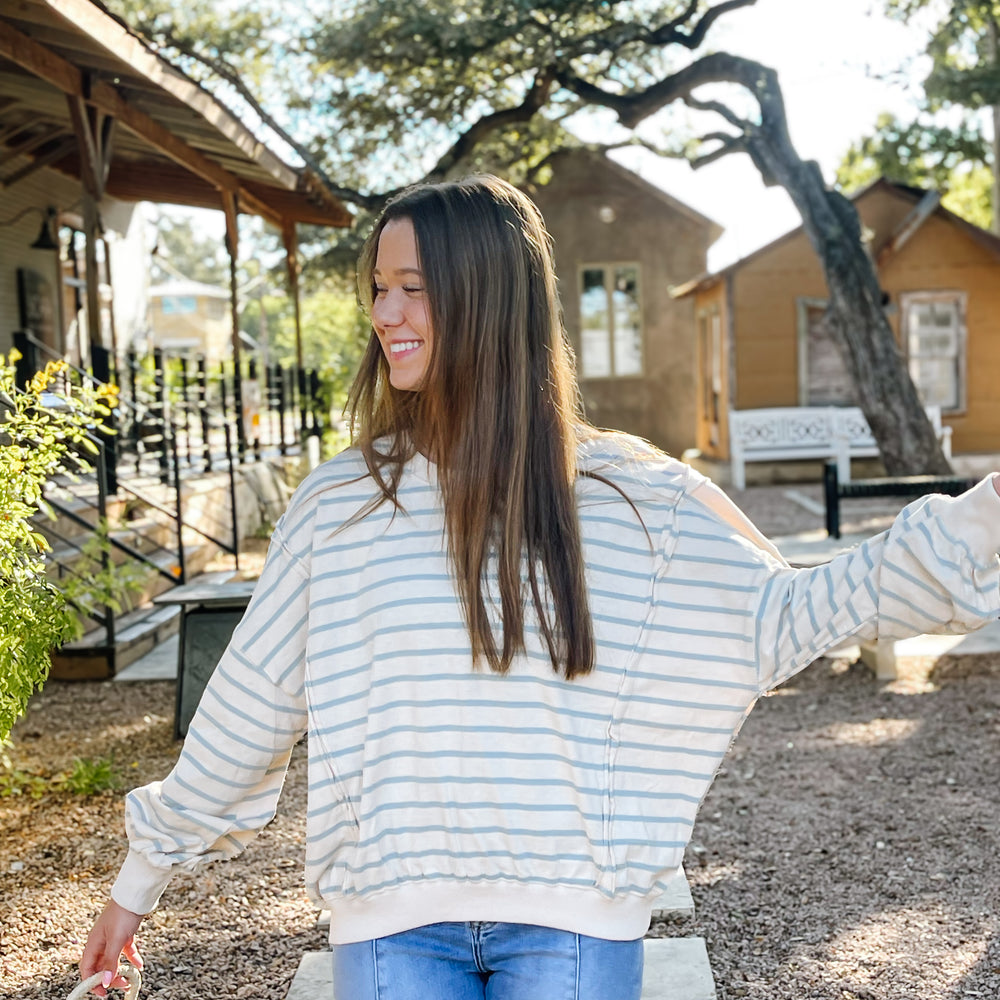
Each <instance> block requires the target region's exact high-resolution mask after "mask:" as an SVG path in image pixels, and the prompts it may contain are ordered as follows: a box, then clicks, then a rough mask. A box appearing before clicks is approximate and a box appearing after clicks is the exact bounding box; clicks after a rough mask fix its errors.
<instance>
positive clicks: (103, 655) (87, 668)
mask: <svg viewBox="0 0 1000 1000" xmlns="http://www.w3.org/2000/svg"><path fill="white" fill-rule="evenodd" d="M204 564H205V560H204V558H201V557H199V558H198V559H197V560H195V562H194V564H193V565H194V569H193V572H194V573H195V574H196V575H195V576H194V577H193V578H192V583H197V582H199V581H202V582H209V583H212V582H217V581H221V580H223V579H228V578H229V576H231V574H230V573H228V572H219V573H201V572H200V571H201V569H202V568H203V567H204ZM161 579H162V578H161ZM164 583H168V581H166V580H165V581H164ZM180 621H181V610H180V607H179V606H177V605H175V604H144V605H142V606H140V607H137V608H136V609H135V610H134V611H130V612H127V613H126V614H124V615H120V616H118V617H117V618H116V619H115V643H114V646H113V647H109V646H108V644H107V635H106V633H105V631H104V629H103V628H98V629H93V630H92V631H90V632H88V633H87V634H86V635H84V636H82V637H81V638H80V639H77V640H75V641H74V642H70V643H67V644H66V645H64V646H62V647H61V648H60V649H57V650H54V651H53V653H52V669H51V671H50V676H51V677H53V678H54V679H55V680H64V681H77V680H107V679H108V678H110V677H114V676H115V675H116V674H118V673H119V672H120V671H122V670H124V669H125V668H126V667H128V666H130V665H131V664H133V663H135V662H136V661H137V660H139V659H141V658H142V657H144V656H146V655H147V654H148V653H150V652H152V651H153V649H155V648H156V647H157V646H158V645H160V644H161V643H163V642H165V641H166V640H167V639H169V638H170V637H171V636H174V635H176V634H177V632H178V630H179V629H180Z"/></svg>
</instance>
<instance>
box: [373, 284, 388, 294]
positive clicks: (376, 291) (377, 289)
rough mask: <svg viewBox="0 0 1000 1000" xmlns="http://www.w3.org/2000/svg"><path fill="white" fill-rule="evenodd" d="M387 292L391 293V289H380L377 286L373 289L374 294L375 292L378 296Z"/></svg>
mask: <svg viewBox="0 0 1000 1000" xmlns="http://www.w3.org/2000/svg"><path fill="white" fill-rule="evenodd" d="M387 291H389V289H388V288H380V287H379V286H378V285H376V286H375V287H374V289H373V292H374V293H375V294H376V295H385V293H386V292H387Z"/></svg>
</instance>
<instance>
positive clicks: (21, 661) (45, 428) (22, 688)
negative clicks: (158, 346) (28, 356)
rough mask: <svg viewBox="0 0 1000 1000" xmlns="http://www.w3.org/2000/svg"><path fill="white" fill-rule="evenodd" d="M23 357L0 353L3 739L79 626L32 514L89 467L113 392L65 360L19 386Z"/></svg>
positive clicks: (0, 708) (0, 734) (0, 704)
mask: <svg viewBox="0 0 1000 1000" xmlns="http://www.w3.org/2000/svg"><path fill="white" fill-rule="evenodd" d="M19 357H20V356H19V355H18V354H17V352H16V351H12V352H11V353H10V355H9V356H8V357H7V358H4V357H3V355H0V740H2V739H3V738H5V737H6V736H7V734H8V733H9V732H10V729H11V727H12V726H13V724H14V722H15V721H16V720H17V718H18V717H19V716H20V715H21V714H22V713H23V712H24V709H25V706H26V705H27V702H28V699H29V698H30V696H31V694H32V692H33V691H34V690H35V689H36V688H37V687H40V686H41V684H42V682H43V681H44V680H45V678H46V676H47V675H48V671H49V667H50V652H51V650H52V649H53V648H54V647H57V646H59V645H60V644H61V643H63V642H65V641H66V640H67V639H69V638H71V637H72V636H74V635H75V634H76V633H77V631H78V624H77V621H78V620H77V617H76V614H75V613H74V611H73V610H72V609H71V608H70V607H69V605H68V604H67V603H66V600H65V598H64V597H63V596H62V595H61V594H60V593H59V591H57V590H56V589H55V588H54V587H53V585H52V584H51V583H50V582H49V581H47V580H46V579H45V553H46V551H47V550H48V544H47V542H46V541H45V539H44V538H43V537H42V535H40V534H39V533H38V532H37V531H35V530H34V528H33V527H32V524H31V518H32V517H34V516H35V515H36V514H37V513H38V512H39V511H40V510H43V511H44V510H46V507H45V501H44V497H43V490H44V487H45V483H46V482H47V481H48V480H49V479H50V478H52V477H53V476H55V475H57V474H59V473H64V474H67V475H73V474H76V473H79V472H80V471H83V470H85V469H87V468H89V465H88V461H87V459H86V457H85V456H86V454H87V453H89V454H91V455H93V454H96V452H97V447H96V446H95V444H94V442H93V440H92V438H91V435H92V433H93V432H94V430H95V429H96V428H97V426H98V425H99V422H100V420H101V418H102V417H104V416H106V415H107V414H108V413H110V406H111V405H113V400H114V393H115V389H114V387H109V386H101V387H99V388H93V389H92V388H88V387H80V386H69V385H68V384H66V380H65V372H66V365H65V364H63V363H61V362H52V363H50V364H48V365H47V366H46V367H45V370H44V371H41V372H38V373H37V374H36V375H34V376H33V377H32V379H31V380H30V382H29V384H28V385H27V386H25V387H23V388H20V387H18V385H17V379H16V373H15V368H14V363H15V362H16V361H18V360H19ZM57 385H59V386H60V388H59V391H56V386H57Z"/></svg>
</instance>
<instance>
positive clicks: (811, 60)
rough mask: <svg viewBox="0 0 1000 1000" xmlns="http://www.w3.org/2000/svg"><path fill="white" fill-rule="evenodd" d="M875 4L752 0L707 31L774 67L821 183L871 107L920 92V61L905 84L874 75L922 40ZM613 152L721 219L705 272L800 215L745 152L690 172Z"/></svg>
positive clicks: (908, 108)
mask: <svg viewBox="0 0 1000 1000" xmlns="http://www.w3.org/2000/svg"><path fill="white" fill-rule="evenodd" d="M880 7H881V5H880V4H879V3H877V2H873V0H758V3H757V4H756V5H755V6H753V7H749V8H746V9H742V10H736V11H733V12H731V13H729V14H727V15H725V17H722V18H720V19H719V21H718V22H717V23H716V24H715V26H714V27H713V29H712V31H711V33H710V34H709V41H711V42H712V45H713V47H714V48H717V49H721V50H724V51H728V52H732V53H734V54H737V55H742V56H746V57H747V58H751V59H756V60H757V61H758V62H761V63H764V64H765V65H768V66H771V67H773V68H775V69H776V70H777V71H778V78H779V81H780V83H781V88H782V92H783V94H784V96H785V104H786V110H787V114H788V121H789V129H790V132H791V137H792V142H793V144H794V145H795V147H796V149H797V150H798V153H799V155H800V156H801V157H802V158H803V159H805V160H816V161H817V162H818V163H819V165H820V167H821V169H822V171H823V176H824V178H825V179H826V181H827V183H832V182H833V180H834V173H835V170H836V167H837V165H838V163H839V162H840V160H841V158H842V157H843V154H844V153H845V152H846V151H847V149H848V147H849V146H850V145H851V143H852V142H854V141H856V140H858V139H860V138H861V137H862V136H863V135H865V134H866V133H868V132H870V131H871V130H872V127H873V125H874V123H875V119H876V118H877V116H878V114H879V112H881V111H890V112H893V113H895V114H898V115H900V116H901V117H911V116H912V115H913V112H914V108H915V100H916V98H917V97H919V95H920V93H921V88H920V82H921V81H922V80H923V77H924V76H925V75H926V70H927V68H928V66H927V63H926V60H924V59H918V61H917V62H916V63H913V64H912V69H911V72H910V79H911V81H912V85H911V86H910V87H909V88H905V87H904V86H902V85H901V84H891V83H889V82H886V81H883V80H880V79H878V78H877V77H878V75H879V74H891V73H893V72H894V71H896V70H898V69H899V68H900V66H902V65H905V64H906V63H907V61H908V60H911V61H912V60H913V58H914V57H920V55H921V53H922V52H923V48H924V45H925V44H926V39H927V32H926V29H925V28H924V29H921V28H918V27H906V26H903V25H901V24H899V23H897V22H894V21H890V20H888V19H887V18H886V17H885V16H884V15H882V14H880V13H878V9H880ZM872 8H876V11H875V12H873V13H870V11H871V10H872ZM907 90H908V91H909V92H907ZM716 121H718V119H716ZM614 155H615V157H616V159H618V160H619V162H621V163H623V164H624V165H625V166H627V167H629V168H630V169H632V170H634V171H636V172H637V173H639V174H641V176H642V177H644V178H645V179H646V180H648V181H650V182H651V183H654V184H657V185H658V186H660V187H662V188H663V189H664V190H666V191H667V192H669V193H670V194H671V195H673V196H674V197H675V198H678V199H680V200H681V201H683V202H685V203H686V204H688V205H690V206H691V207H692V208H694V209H696V210H697V211H699V212H701V213H702V214H704V215H707V216H708V217H709V218H710V219H713V220H714V221H715V222H718V223H719V224H720V225H721V226H723V227H724V229H725V233H724V235H723V236H722V237H721V238H720V240H719V241H717V243H716V244H715V245H714V246H713V247H712V248H711V250H710V251H709V260H708V264H709V269H710V270H713V271H714V270H718V269H719V268H722V267H725V266H726V265H728V264H730V263H732V261H734V260H738V259H739V258H741V257H744V256H746V255H747V254H748V253H751V252H752V251H754V250H756V249H757V248H758V247H761V246H763V245H765V244H766V243H769V242H770V241H771V240H772V239H775V238H777V237H778V236H780V235H782V234H783V233H785V232H788V231H789V230H790V229H793V228H795V227H796V226H797V225H799V223H800V219H799V216H798V214H797V213H796V211H795V209H794V207H793V206H792V203H791V200H790V199H789V197H788V195H787V194H786V193H785V192H784V190H783V189H781V188H771V189H768V188H765V187H764V185H763V182H762V181H761V180H760V175H759V174H758V173H757V170H756V168H755V167H754V166H753V165H752V164H751V163H750V160H749V158H748V157H747V156H745V155H742V154H736V155H731V156H726V157H724V158H723V159H722V160H720V161H718V162H716V163H714V164H711V165H709V166H707V167H704V168H702V169H700V170H698V171H693V170H692V169H691V168H690V167H689V166H688V165H687V164H686V163H683V162H677V161H669V160H664V159H662V158H660V157H657V156H655V155H654V154H652V153H646V152H643V151H639V150H628V151H620V152H617V153H615V154H614Z"/></svg>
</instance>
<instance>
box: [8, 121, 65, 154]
mask: <svg viewBox="0 0 1000 1000" xmlns="http://www.w3.org/2000/svg"><path fill="white" fill-rule="evenodd" d="M24 129H25V126H21V127H20V128H19V129H18V131H20V132H23V131H24ZM64 134H65V129H63V128H62V127H61V126H59V125H50V126H49V127H48V128H47V129H43V130H41V131H39V132H36V133H35V135H32V136H28V137H27V138H25V139H22V140H21V141H20V142H17V143H15V144H14V145H13V146H8V147H7V148H6V149H5V150H4V153H3V162H4V163H6V162H8V161H10V160H13V159H14V158H15V157H18V156H24V155H26V154H28V153H31V152H32V151H34V150H36V149H38V147H39V146H44V145H45V144H46V143H47V142H51V141H52V140H53V139H57V138H58V137H59V136H61V135H64Z"/></svg>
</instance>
